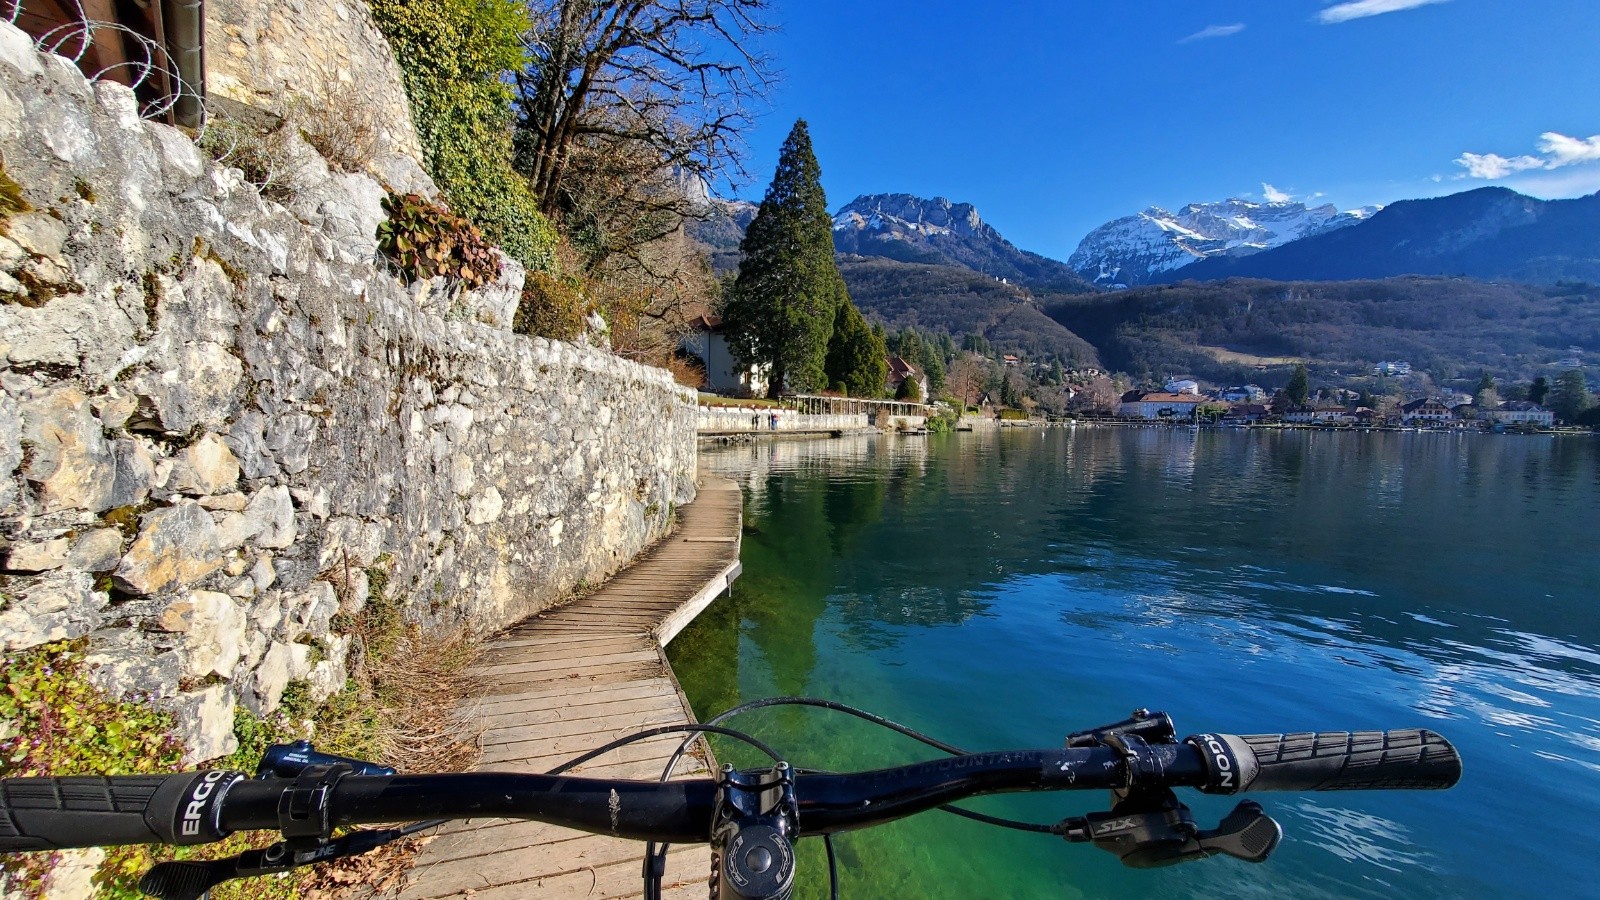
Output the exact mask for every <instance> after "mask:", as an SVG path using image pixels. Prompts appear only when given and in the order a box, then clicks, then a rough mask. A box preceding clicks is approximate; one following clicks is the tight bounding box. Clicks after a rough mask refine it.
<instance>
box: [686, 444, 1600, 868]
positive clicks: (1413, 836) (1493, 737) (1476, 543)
mask: <svg viewBox="0 0 1600 900" xmlns="http://www.w3.org/2000/svg"><path fill="white" fill-rule="evenodd" d="M706 458H707V462H708V464H709V465H711V466H712V467H713V468H715V469H718V470H720V471H724V472H727V473H729V474H732V475H734V476H735V477H736V478H738V479H739V481H740V483H741V484H742V485H743V487H744V490H745V493H746V498H747V507H746V509H747V523H748V530H747V533H746V535H745V545H744V546H745V550H744V564H745V575H744V577H743V578H742V579H741V580H740V582H739V583H738V584H737V585H736V587H735V589H734V592H733V597H732V600H731V602H720V601H719V603H718V604H716V605H714V606H713V607H712V609H711V610H710V611H709V612H708V613H707V614H706V615H705V616H703V617H702V619H701V620H700V621H698V622H697V623H696V624H695V625H694V626H693V627H692V628H691V629H690V630H689V631H687V632H685V634H684V636H682V637H680V638H679V639H678V641H676V642H675V643H674V645H673V647H672V655H673V660H674V666H675V668H676V669H677V670H678V673H679V677H680V679H681V680H682V681H683V682H684V685H685V688H686V690H687V691H688V693H689V695H690V696H691V698H692V700H693V701H694V702H695V704H696V707H697V710H699V711H700V712H701V713H702V714H703V715H704V714H709V713H711V712H715V711H719V710H720V709H724V708H727V707H728V706H730V705H732V704H733V703H735V702H737V701H738V700H739V699H742V698H750V697H753V696H764V695H771V694H777V693H814V694H827V695H829V696H835V697H839V698H840V699H844V700H846V701H851V700H854V701H856V702H860V703H862V704H863V705H867V706H870V707H873V708H876V709H879V710H880V711H885V712H889V713H891V714H897V715H904V716H907V717H910V718H913V719H914V720H919V721H922V722H923V723H924V724H928V725H930V727H931V725H933V724H941V723H942V724H943V725H944V726H945V727H946V728H950V729H953V730H954V731H955V732H957V733H954V734H951V733H946V734H947V736H949V737H950V738H951V739H953V740H957V741H958V742H964V743H970V744H973V745H987V746H1007V745H1015V743H1017V742H1019V741H1034V740H1038V739H1039V736H1038V734H1037V725H1036V723H1035V722H1034V720H1037V719H1038V718H1039V717H1040V715H1041V712H1042V711H1048V713H1049V714H1050V715H1051V716H1052V717H1058V718H1060V719H1062V720H1063V721H1062V722H1061V724H1062V725H1064V726H1066V725H1070V726H1072V727H1081V726H1083V725H1086V724H1092V722H1090V721H1086V720H1080V717H1094V719H1095V720H1099V719H1101V718H1105V717H1106V715H1107V713H1108V712H1109V713H1110V714H1111V715H1118V714H1121V713H1122V712H1124V711H1125V710H1126V709H1127V708H1130V707H1131V706H1133V705H1141V704H1146V703H1160V704H1163V705H1165V706H1167V707H1168V710H1169V711H1171V712H1174V713H1175V714H1180V713H1181V716H1182V718H1181V719H1180V724H1182V723H1183V722H1184V721H1188V720H1195V721H1193V724H1194V725H1195V726H1197V727H1211V728H1223V729H1232V730H1236V731H1240V732H1249V731H1252V730H1254V731H1276V730H1280V729H1283V728H1296V727H1298V728H1313V727H1331V728H1339V727H1357V728H1365V727H1398V726H1404V725H1417V724H1425V723H1427V722H1430V721H1434V722H1437V723H1439V724H1438V727H1439V728H1440V729H1441V730H1444V731H1446V732H1447V733H1448V734H1449V735H1450V736H1451V737H1452V739H1454V740H1456V741H1457V743H1458V745H1459V746H1460V747H1461V748H1462V752H1463V755H1464V757H1465V758H1466V759H1467V760H1468V762H1469V766H1468V779H1467V781H1466V782H1464V783H1463V785H1462V786H1461V787H1460V788H1458V789H1457V790H1455V791H1451V792H1448V793H1445V794H1438V795H1410V796H1406V795H1385V794H1360V795H1351V797H1352V799H1351V800H1350V802H1348V803H1346V802H1344V799H1345V798H1343V797H1341V798H1340V802H1339V803H1337V804H1335V803H1330V802H1323V801H1322V800H1320V799H1317V802H1310V801H1303V800H1300V799H1295V800H1293V801H1292V802H1289V803H1288V805H1287V806H1285V807H1283V808H1282V816H1283V817H1284V821H1285V827H1286V829H1287V830H1288V831H1289V832H1290V834H1291V839H1290V841H1288V842H1286V845H1285V848H1284V849H1283V850H1282V851H1280V855H1282V856H1283V857H1285V859H1286V861H1285V862H1283V863H1279V862H1278V860H1274V863H1272V864H1269V865H1268V866H1265V867H1260V868H1251V869H1249V871H1248V872H1245V871H1241V867H1235V868H1233V869H1227V868H1225V867H1224V868H1222V869H1220V870H1218V869H1208V870H1206V874H1203V875H1202V874H1191V872H1190V870H1189V869H1188V868H1185V869H1184V875H1185V878H1182V879H1168V878H1167V877H1166V876H1161V877H1160V878H1159V882H1158V883H1159V884H1160V885H1161V886H1162V891H1163V893H1172V894H1174V895H1192V896H1199V895H1202V894H1206V893H1207V892H1209V893H1210V894H1211V895H1216V894H1219V893H1220V894H1224V895H1231V896H1282V895H1285V894H1295V895H1298V896H1305V897H1312V896H1352V895H1373V896H1377V895H1392V894H1393V893H1395V892H1400V891H1411V892H1415V893H1420V894H1423V895H1429V896H1432V895H1441V894H1443V895H1458V896H1466V895H1481V894H1496V895H1519V894H1522V895H1527V894H1528V887H1529V886H1528V884H1527V882H1526V881H1525V880H1523V879H1521V878H1520V877H1519V876H1518V873H1517V872H1516V871H1514V870H1513V869H1512V868H1511V867H1510V866H1509V864H1507V863H1504V862H1501V861H1500V860H1503V859H1505V858H1506V857H1507V854H1508V853H1510V854H1511V855H1512V856H1513V857H1517V856H1518V855H1520V858H1524V859H1528V860H1537V863H1538V865H1539V866H1540V867H1541V871H1544V872H1546V873H1547V875H1548V877H1550V878H1552V879H1555V878H1561V879H1565V883H1569V884H1570V883H1576V882H1578V881H1581V880H1582V879H1583V878H1586V877H1587V875H1586V874H1585V873H1586V868H1585V866H1584V865H1581V864H1580V863H1578V862H1577V860H1579V859H1581V858H1585V857H1584V856H1583V854H1584V852H1586V851H1584V850H1583V848H1582V846H1581V843H1582V842H1581V840H1579V839H1578V838H1577V837H1571V838H1569V840H1571V841H1573V843H1568V844H1560V842H1559V841H1558V842H1557V845H1556V846H1546V845H1544V844H1541V843H1539V842H1540V841H1541V840H1544V838H1541V837H1539V835H1541V834H1542V832H1541V831H1537V830H1535V826H1536V825H1537V824H1538V823H1539V822H1541V821H1543V819H1542V816H1544V815H1545V814H1546V813H1547V812H1548V809H1550V808H1555V807H1556V806H1557V805H1559V806H1560V808H1561V809H1563V810H1564V815H1569V816H1578V817H1579V818H1588V817H1591V816H1595V815H1600V777H1597V775H1600V649H1597V648H1600V607H1597V604H1596V603H1595V599H1596V596H1597V587H1600V552H1597V551H1600V452H1597V445H1596V442H1594V441H1587V440H1581V439H1569V438H1546V437H1513V436H1458V435H1429V434H1406V435H1356V434H1328V433H1268V434H1256V433H1244V432H1211V431H1207V432H1200V433H1190V432H1187V431H1181V430H1169V429H1096V430H1080V431H1078V432H1076V433H1068V432H1063V431H1052V432H1048V433H1044V434H1041V433H1038V432H1014V433H990V434H972V435H957V436H950V437H945V438H938V437H934V438H927V439H922V438H915V439H907V438H887V437H885V438H850V439H843V440H834V441H812V442H774V443H771V444H759V445H747V446H740V447H734V448H730V449H727V450H724V451H717V452H711V453H707V454H706ZM1219 719H1220V721H1219ZM1051 721H1052V722H1054V721H1056V718H1052V719H1051ZM769 724H772V726H773V727H775V728H778V729H780V730H782V733H784V734H786V735H788V736H789V737H791V738H793V739H794V740H796V741H798V742H799V746H805V747H808V748H815V747H817V746H818V745H830V746H831V745H834V744H837V745H838V746H839V747H840V752H841V753H842V754H843V755H844V756H845V757H846V758H847V759H850V760H855V761H857V762H865V761H868V760H870V761H871V762H872V763H874V764H886V763H888V762H892V761H894V760H895V759H896V758H897V757H896V755H895V753H894V752H891V751H890V749H888V748H887V746H885V745H881V744H880V743H877V742H876V739H875V738H872V737H850V738H845V737H842V736H840V735H839V734H836V733H834V732H832V731H830V730H829V729H828V728H826V727H823V726H819V725H817V724H816V723H814V722H811V721H810V720H807V719H804V718H803V717H801V716H798V715H790V714H783V715H780V716H775V717H774V718H773V719H772V720H770V723H769ZM828 762H838V763H839V764H844V763H843V762H841V761H840V760H828ZM1019 802H1020V801H1019ZM1487 823H1496V824H1499V825H1504V826H1506V827H1505V828H1503V829H1500V830H1498V831H1494V832H1491V831H1490V830H1489V829H1488V828H1487V827H1486V825H1487ZM1519 826H1521V827H1520V828H1519ZM908 827H914V828H915V829H921V830H920V831H916V832H915V833H917V834H919V835H921V836H922V837H921V838H920V840H935V841H937V840H943V839H946V838H943V837H942V836H943V835H945V834H946V832H945V831H942V830H941V829H940V826H937V825H926V826H924V825H921V824H918V825H916V826H908ZM945 827H948V826H945ZM897 834H898V833H897ZM962 834H963V835H965V832H963V833H962ZM862 840H863V843H862V844H860V845H859V847H860V848H865V849H858V850H852V851H851V852H852V853H860V854H864V855H866V856H867V857H870V859H867V860H864V861H863V863H862V864H863V865H868V864H870V865H872V866H873V867H875V868H876V869H877V870H878V871H880V872H881V873H882V877H883V878H884V879H886V880H885V881H884V882H883V883H885V884H894V885H897V886H901V885H904V886H905V891H903V892H908V893H909V894H911V895H922V894H927V895H930V896H960V895H961V894H949V893H944V892H941V890H939V889H937V887H943V886H948V885H949V884H954V883H955V882H950V881H948V879H952V878H955V877H956V876H955V875H953V874H951V872H949V871H947V870H944V869H940V868H939V865H938V859H937V857H938V854H937V853H935V854H933V856H934V857H935V859H934V862H933V871H934V873H935V874H933V875H928V876H923V875H920V874H918V873H916V872H914V871H911V870H909V869H907V868H905V867H904V866H903V865H902V864H901V863H900V862H897V860H899V859H900V857H901V856H903V855H906V854H908V853H910V852H911V851H910V850H909V847H908V845H907V844H906V843H905V842H904V839H902V838H884V839H882V840H883V841H884V843H883V844H881V845H879V844H875V843H873V841H875V840H879V839H878V838H872V839H866V838H863V839H862ZM962 840H971V839H970V838H969V837H965V836H964V837H963V838H962ZM1296 841H1298V842H1299V843H1296ZM880 846H881V849H880V850H873V849H871V848H874V847H880ZM984 853H985V854H989V853H993V854H995V855H996V856H995V858H996V859H1002V860H1003V859H1008V858H1009V859H1011V864H1012V866H1013V867H1014V868H1015V867H1021V866H1022V862H1021V860H1022V859H1024V858H1025V859H1027V860H1028V867H1031V869H1030V872H1032V874H1030V873H1029V872H1019V873H1017V874H1015V875H1007V876H1006V878H1008V879H1010V878H1014V879H1015V883H1014V884H1013V883H1012V882H1010V881H1006V882H1004V884H1006V885H1010V888H1009V889H1008V890H1009V893H1008V891H1007V890H999V889H997V890H998V892H992V893H991V894H990V895H993V896H1001V895H1031V894H1033V893H1035V892H1037V891H1038V890H1040V889H1041V886H1042V885H1045V884H1048V885H1049V886H1050V887H1051V889H1052V890H1057V891H1058V892H1059V891H1063V890H1065V891H1067V892H1068V893H1070V892H1071V891H1073V890H1076V891H1081V892H1082V893H1083V894H1084V895H1085V896H1112V895H1116V894H1119V893H1123V892H1125V891H1126V890H1128V889H1140V890H1143V889H1148V888H1149V887H1150V885H1152V884H1154V883H1157V882H1149V881H1140V880H1137V879H1134V880H1130V876H1128V875H1127V874H1125V873H1123V872H1122V871H1121V870H1119V869H1116V868H1114V867H1112V868H1105V869H1102V868H1100V867H1098V866H1097V865H1094V864H1088V865H1085V863H1084V860H1083V858H1082V854H1074V855H1073V856H1072V857H1071V858H1070V863H1071V865H1068V861H1062V862H1053V861H1052V862H1040V861H1039V859H1038V854H1036V853H1035V851H1034V850H1032V849H1029V848H1026V847H1018V846H1017V845H1016V844H1015V843H1014V842H1013V841H1009V840H997V841H996V842H995V843H994V844H993V846H992V847H991V846H989V845H987V844H986V845H985V849H984ZM1008 855H1009V856H1008ZM986 858H987V857H986ZM1052 859H1053V857H1052ZM984 873H985V875H986V876H987V877H989V878H993V877H994V872H993V870H991V869H984ZM1218 873H1220V874H1218ZM1140 877H1153V876H1140ZM919 879H922V880H919ZM928 879H932V880H928ZM941 879H945V880H941ZM983 883H988V882H983ZM916 885H922V886H923V887H922V889H921V890H920V891H919V890H918V889H917V888H916V887H915V886H916ZM1068 885H1070V886H1071V888H1070V890H1069V889H1068V888H1067V886H1068ZM868 895H874V892H873V891H871V890H869V891H868ZM967 895H972V894H970V893H969V894H967Z"/></svg>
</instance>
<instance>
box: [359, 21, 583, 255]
mask: <svg viewBox="0 0 1600 900" xmlns="http://www.w3.org/2000/svg"><path fill="white" fill-rule="evenodd" d="M370 5H371V7H372V16H373V20H374V21H375V22H376V23H377V25H378V27H379V28H380V29H381V30H382V31H383V33H384V35H385V36H386V37H387V38H388V40H389V46H390V49H391V50H393V51H394V55H395V59H396V60H397V61H398V62H399V64H400V71H401V73H402V75H403V76H404V79H405V86H406V95H407V97H408V98H409V99H410V101H411V116H412V119H413V120H414V121H415V124H416V127H417V135H418V137H419V138H420V139H421V141H422V150H423V154H424V156H425V157H426V161H427V164H428V171H429V173H430V174H432V175H433V179H434V181H435V182H437V183H438V185H439V187H440V189H441V190H443V191H444V194H445V197H446V198H447V199H448V200H449V201H450V206H451V208H452V209H454V210H456V211H457V212H459V213H460V214H461V215H464V216H466V217H467V218H468V219H471V220H472V222H473V223H474V224H476V225H478V226H479V227H480V228H482V229H483V233H484V235H485V236H486V237H487V238H488V239H489V240H490V241H492V242H493V243H495V244H497V245H499V246H500V247H501V248H503V249H504V250H505V251H506V253H507V255H509V256H510V257H511V258H512V259H515V260H517V261H518V262H520V263H522V264H523V265H524V266H526V267H527V268H528V270H529V271H530V272H539V271H552V270H553V269H554V267H555V245H556V239H557V238H556V232H555V229H554V228H553V227H552V226H551V225H550V222H549V220H547V219H546V218H545V217H544V216H542V215H540V213H539V210H538V204H537V203H536V202H535V201H534V197H533V194H532V192H531V191H530V190H529V189H528V184H527V181H526V180H525V179H524V178H523V177H522V176H521V175H519V174H517V172H516V171H515V170H513V169H512V167H511V153H512V149H511V89H510V87H509V86H507V85H506V84H505V82H503V81H502V80H501V75H502V74H503V73H505V72H508V71H513V70H516V69H519V68H521V66H522V60H523V53H524V50H523V46H522V36H523V34H524V33H526V32H527V31H528V30H529V28H530V27H531V26H530V24H529V21H528V11H527V8H526V7H525V6H523V5H522V4H521V3H517V2H514V0H370Z"/></svg>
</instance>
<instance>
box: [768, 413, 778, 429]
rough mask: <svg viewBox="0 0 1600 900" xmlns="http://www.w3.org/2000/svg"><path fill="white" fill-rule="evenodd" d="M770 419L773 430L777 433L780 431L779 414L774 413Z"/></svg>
mask: <svg viewBox="0 0 1600 900" xmlns="http://www.w3.org/2000/svg"><path fill="white" fill-rule="evenodd" d="M770 418H771V421H772V430H773V431H777V430H778V414H777V413H773V414H772V415H771V417H770Z"/></svg>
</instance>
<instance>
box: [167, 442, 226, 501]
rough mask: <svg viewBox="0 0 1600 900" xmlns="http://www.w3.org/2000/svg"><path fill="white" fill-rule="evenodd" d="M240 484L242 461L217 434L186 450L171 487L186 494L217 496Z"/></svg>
mask: <svg viewBox="0 0 1600 900" xmlns="http://www.w3.org/2000/svg"><path fill="white" fill-rule="evenodd" d="M238 481H239V460H238V459H236V458H235V457H234V455H233V451H232V450H230V449H228V445H227V443H225V442H224V441H223V440H222V438H221V437H220V436H218V435H216V434H214V433H207V434H205V435H204V436H203V437H201V438H200V440H198V441H195V442H194V443H193V444H190V445H189V446H188V447H186V448H184V451H183V455H182V456H181V457H179V462H178V465H177V467H176V468H174V469H173V472H172V480H171V481H170V482H169V484H170V486H171V488H172V489H173V490H175V491H179V492H181V493H185V494H215V493H219V492H221V491H224V490H226V489H228V488H230V487H232V486H233V485H234V484H236V483H238Z"/></svg>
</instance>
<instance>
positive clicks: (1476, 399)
mask: <svg viewBox="0 0 1600 900" xmlns="http://www.w3.org/2000/svg"><path fill="white" fill-rule="evenodd" d="M1472 403H1473V405H1474V406H1476V407H1478V408H1479V409H1495V408H1497V407H1499V406H1500V390H1499V389H1498V388H1497V387H1496V386H1495V383H1494V376H1492V375H1490V374H1489V372H1488V370H1487V369H1485V370H1484V373H1483V377H1481V378H1479V379H1478V387H1477V390H1474V391H1473V392H1472Z"/></svg>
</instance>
